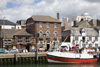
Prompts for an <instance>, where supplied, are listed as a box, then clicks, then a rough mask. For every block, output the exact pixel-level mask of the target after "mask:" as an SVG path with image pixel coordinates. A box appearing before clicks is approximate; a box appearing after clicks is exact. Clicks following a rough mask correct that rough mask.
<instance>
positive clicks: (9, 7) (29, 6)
mask: <svg viewBox="0 0 100 67" xmlns="http://www.w3.org/2000/svg"><path fill="white" fill-rule="evenodd" d="M99 7H100V0H0V19H3V18H4V17H6V18H5V19H7V20H10V21H13V22H14V23H15V22H16V21H17V20H26V19H27V18H29V17H31V16H32V15H49V16H52V17H54V18H56V13H57V12H58V11H59V13H60V20H61V21H62V18H63V17H71V16H77V15H78V16H79V15H81V14H82V13H84V12H85V11H86V12H88V13H89V14H90V16H91V17H92V18H93V19H100V8H99Z"/></svg>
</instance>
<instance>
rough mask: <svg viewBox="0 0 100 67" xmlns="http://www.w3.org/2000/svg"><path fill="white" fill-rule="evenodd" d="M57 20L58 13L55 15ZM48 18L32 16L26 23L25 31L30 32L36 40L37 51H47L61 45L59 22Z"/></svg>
mask: <svg viewBox="0 0 100 67" xmlns="http://www.w3.org/2000/svg"><path fill="white" fill-rule="evenodd" d="M57 15H58V19H59V13H57ZM58 19H55V18H53V17H50V16H44V15H33V16H32V17H30V18H28V19H27V21H26V29H28V30H30V31H31V32H32V34H33V36H34V37H35V39H36V40H37V46H38V49H39V50H45V49H46V50H49V49H52V48H54V47H57V46H58V45H60V43H61V21H59V20H58Z"/></svg>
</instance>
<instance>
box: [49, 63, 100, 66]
mask: <svg viewBox="0 0 100 67" xmlns="http://www.w3.org/2000/svg"><path fill="white" fill-rule="evenodd" d="M97 66H98V64H97V63H95V64H60V65H59V64H58V65H48V67H97Z"/></svg>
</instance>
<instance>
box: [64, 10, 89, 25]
mask: <svg viewBox="0 0 100 67" xmlns="http://www.w3.org/2000/svg"><path fill="white" fill-rule="evenodd" d="M82 18H83V19H84V20H87V21H90V20H91V16H90V15H89V13H87V12H85V13H83V14H81V16H72V17H64V18H63V19H62V20H63V24H64V25H65V23H66V24H67V26H73V24H74V21H75V20H76V21H77V22H79V21H80V20H81V19H82Z"/></svg>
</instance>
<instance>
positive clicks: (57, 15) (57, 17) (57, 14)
mask: <svg viewBox="0 0 100 67" xmlns="http://www.w3.org/2000/svg"><path fill="white" fill-rule="evenodd" d="M57 19H58V20H59V12H57Z"/></svg>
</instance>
